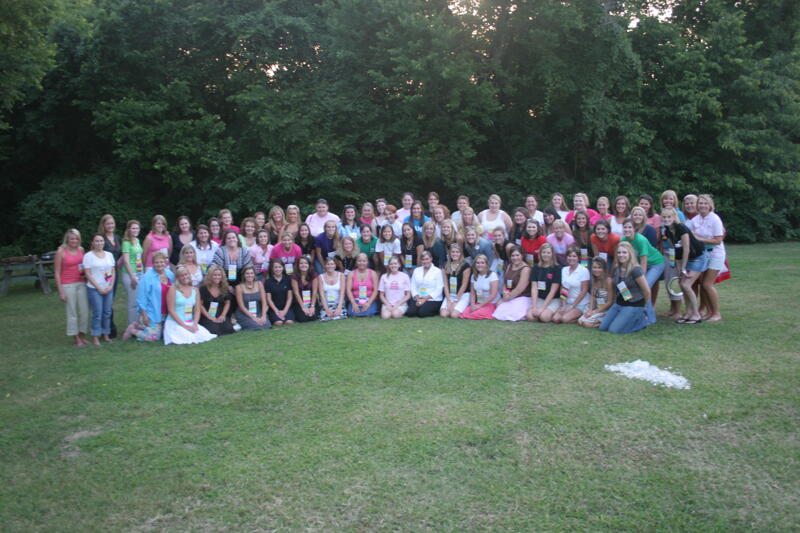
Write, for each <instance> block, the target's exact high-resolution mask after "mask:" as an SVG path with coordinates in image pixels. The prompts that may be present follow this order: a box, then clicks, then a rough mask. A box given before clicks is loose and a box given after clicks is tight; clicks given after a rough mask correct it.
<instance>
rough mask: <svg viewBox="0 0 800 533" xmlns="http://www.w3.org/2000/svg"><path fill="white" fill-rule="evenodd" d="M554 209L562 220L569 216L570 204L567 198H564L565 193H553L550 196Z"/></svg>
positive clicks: (551, 205)
mask: <svg viewBox="0 0 800 533" xmlns="http://www.w3.org/2000/svg"><path fill="white" fill-rule="evenodd" d="M549 207H552V208H553V210H554V211H555V212H556V213H558V218H559V219H560V220H564V219H565V218H567V215H568V214H569V206H568V205H567V200H566V199H565V198H564V195H563V194H561V193H560V192H556V193H553V196H552V197H551V198H550V205H549Z"/></svg>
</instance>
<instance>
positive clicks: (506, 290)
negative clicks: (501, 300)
mask: <svg viewBox="0 0 800 533" xmlns="http://www.w3.org/2000/svg"><path fill="white" fill-rule="evenodd" d="M513 286H514V280H512V279H507V280H506V286H505V287H504V288H503V293H504V294H506V295H508V294H511V287H513Z"/></svg>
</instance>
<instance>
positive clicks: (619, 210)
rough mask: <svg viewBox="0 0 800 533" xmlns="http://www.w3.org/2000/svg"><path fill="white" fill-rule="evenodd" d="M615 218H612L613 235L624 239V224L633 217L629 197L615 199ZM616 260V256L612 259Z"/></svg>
mask: <svg viewBox="0 0 800 533" xmlns="http://www.w3.org/2000/svg"><path fill="white" fill-rule="evenodd" d="M613 214H614V216H612V217H611V219H610V220H609V222H610V223H611V233H613V234H614V235H619V236H620V237H622V224H623V223H624V222H625V221H626V220H627V219H628V217H630V216H631V201H630V200H628V197H627V196H617V197H616V198H614V213H613ZM611 260H612V261H613V260H614V256H612V257H611Z"/></svg>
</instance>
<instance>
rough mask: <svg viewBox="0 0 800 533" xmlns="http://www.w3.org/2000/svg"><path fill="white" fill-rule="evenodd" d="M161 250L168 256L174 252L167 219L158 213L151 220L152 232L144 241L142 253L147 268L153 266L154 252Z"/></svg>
mask: <svg viewBox="0 0 800 533" xmlns="http://www.w3.org/2000/svg"><path fill="white" fill-rule="evenodd" d="M156 252H161V253H162V254H165V255H166V256H167V260H169V256H170V254H171V253H172V238H171V237H170V235H169V232H168V231H167V219H166V218H164V217H163V216H161V215H156V216H154V217H153V220H152V221H151V222H150V233H148V234H147V237H145V238H144V243H142V254H143V255H144V266H145V268H146V269H151V268H153V254H154V253H156Z"/></svg>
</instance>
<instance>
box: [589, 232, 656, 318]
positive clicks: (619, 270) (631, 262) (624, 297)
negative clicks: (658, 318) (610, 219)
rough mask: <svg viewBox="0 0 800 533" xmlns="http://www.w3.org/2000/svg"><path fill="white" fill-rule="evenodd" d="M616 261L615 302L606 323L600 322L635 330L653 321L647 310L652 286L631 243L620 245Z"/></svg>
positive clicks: (613, 289)
mask: <svg viewBox="0 0 800 533" xmlns="http://www.w3.org/2000/svg"><path fill="white" fill-rule="evenodd" d="M614 263H615V266H614V270H613V271H612V275H611V290H612V294H613V298H614V305H612V306H611V308H610V309H609V310H608V311H607V312H606V316H605V317H604V318H603V322H601V323H600V330H601V331H610V332H611V333H633V332H634V331H639V330H640V329H644V328H646V327H647V326H648V325H649V324H652V322H653V321H652V320H651V318H650V317H648V313H647V304H648V302H649V300H650V286H649V285H648V283H647V279H646V278H645V276H644V270H643V269H642V268H641V267H640V266H639V264H638V263H637V261H636V252H635V251H634V250H633V247H632V246H631V244H630V243H629V242H621V243H620V244H619V246H618V247H617V256H616V258H615V261H614Z"/></svg>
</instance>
